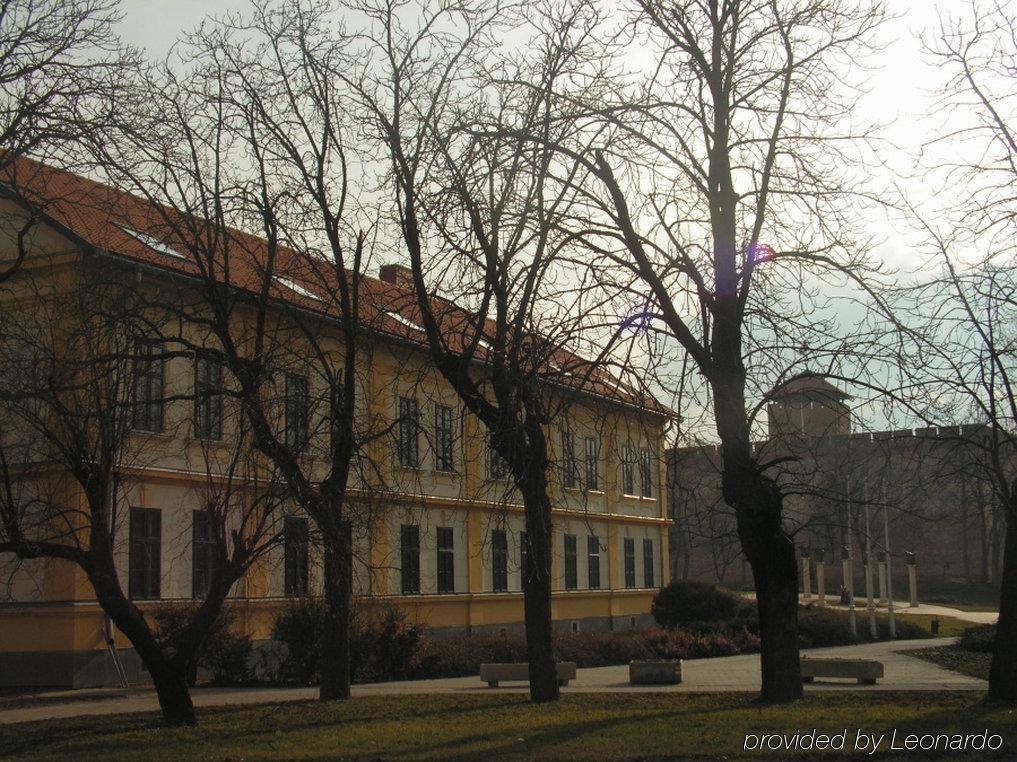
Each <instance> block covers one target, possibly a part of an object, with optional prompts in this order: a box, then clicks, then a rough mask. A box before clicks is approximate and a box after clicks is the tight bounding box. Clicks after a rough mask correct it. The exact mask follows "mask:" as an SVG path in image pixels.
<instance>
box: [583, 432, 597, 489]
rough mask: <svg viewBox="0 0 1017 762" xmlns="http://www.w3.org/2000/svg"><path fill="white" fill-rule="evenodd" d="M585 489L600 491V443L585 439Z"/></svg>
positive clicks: (592, 438) (593, 439) (592, 439)
mask: <svg viewBox="0 0 1017 762" xmlns="http://www.w3.org/2000/svg"><path fill="white" fill-rule="evenodd" d="M586 489H600V441H599V440H598V439H597V438H596V437H586Z"/></svg>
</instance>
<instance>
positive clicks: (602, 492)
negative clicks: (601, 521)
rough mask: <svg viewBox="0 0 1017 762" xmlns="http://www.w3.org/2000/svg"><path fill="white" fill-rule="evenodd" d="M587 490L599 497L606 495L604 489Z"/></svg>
mask: <svg viewBox="0 0 1017 762" xmlns="http://www.w3.org/2000/svg"><path fill="white" fill-rule="evenodd" d="M586 491H587V493H589V494H591V495H595V496H597V497H603V496H604V490H602V489H588V490H586Z"/></svg>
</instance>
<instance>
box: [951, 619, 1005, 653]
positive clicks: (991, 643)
mask: <svg viewBox="0 0 1017 762" xmlns="http://www.w3.org/2000/svg"><path fill="white" fill-rule="evenodd" d="M958 645H959V646H960V647H961V648H963V649H964V650H965V651H975V652H977V653H992V650H993V648H994V647H995V645H996V625H994V624H983V625H981V626H979V627H969V628H968V629H966V630H964V632H963V633H961V637H960V643H958Z"/></svg>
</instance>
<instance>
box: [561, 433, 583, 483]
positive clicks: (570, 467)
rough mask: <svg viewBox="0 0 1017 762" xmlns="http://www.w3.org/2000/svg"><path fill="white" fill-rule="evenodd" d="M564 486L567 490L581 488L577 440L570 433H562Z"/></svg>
mask: <svg viewBox="0 0 1017 762" xmlns="http://www.w3.org/2000/svg"><path fill="white" fill-rule="evenodd" d="M561 457H562V484H563V486H565V487H566V488H567V489H575V488H576V487H578V486H579V468H578V466H577V465H576V439H575V437H574V436H573V435H572V433H571V432H569V431H563V432H562V433H561Z"/></svg>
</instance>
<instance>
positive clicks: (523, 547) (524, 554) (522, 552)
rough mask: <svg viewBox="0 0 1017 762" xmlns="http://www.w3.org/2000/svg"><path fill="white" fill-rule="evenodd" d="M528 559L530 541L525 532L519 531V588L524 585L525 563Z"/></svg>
mask: <svg viewBox="0 0 1017 762" xmlns="http://www.w3.org/2000/svg"><path fill="white" fill-rule="evenodd" d="M529 560H530V541H529V539H528V538H527V537H526V532H520V533H519V588H520V589H522V588H523V587H525V584H524V583H525V581H526V564H527V563H528V562H529Z"/></svg>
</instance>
